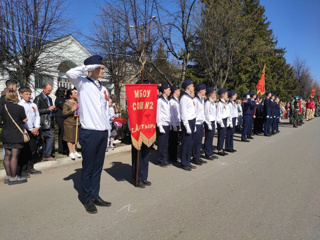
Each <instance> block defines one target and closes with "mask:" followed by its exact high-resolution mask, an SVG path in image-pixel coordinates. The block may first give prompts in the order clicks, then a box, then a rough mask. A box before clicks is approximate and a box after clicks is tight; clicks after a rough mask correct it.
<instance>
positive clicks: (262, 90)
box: [257, 64, 266, 95]
mask: <svg viewBox="0 0 320 240" xmlns="http://www.w3.org/2000/svg"><path fill="white" fill-rule="evenodd" d="M265 70H266V64H265V65H264V67H263V70H262V74H261V77H260V79H259V82H258V84H257V94H258V95H259V94H260V95H262V94H264V93H265V80H264V77H265V75H266V74H265Z"/></svg>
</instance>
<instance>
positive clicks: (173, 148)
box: [168, 85, 181, 162]
mask: <svg viewBox="0 0 320 240" xmlns="http://www.w3.org/2000/svg"><path fill="white" fill-rule="evenodd" d="M171 94H172V96H171V98H170V101H169V104H170V133H169V149H168V151H169V160H170V162H177V161H178V151H177V150H178V139H179V138H178V134H179V130H180V121H181V118H180V103H179V97H180V88H179V87H178V86H177V85H173V86H171Z"/></svg>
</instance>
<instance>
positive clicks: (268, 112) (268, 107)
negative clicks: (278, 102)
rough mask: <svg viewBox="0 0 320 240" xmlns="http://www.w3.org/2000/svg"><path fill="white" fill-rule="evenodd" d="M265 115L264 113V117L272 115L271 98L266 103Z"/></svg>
mask: <svg viewBox="0 0 320 240" xmlns="http://www.w3.org/2000/svg"><path fill="white" fill-rule="evenodd" d="M263 113H264V116H269V117H270V115H271V100H270V98H266V99H265V101H264V108H263Z"/></svg>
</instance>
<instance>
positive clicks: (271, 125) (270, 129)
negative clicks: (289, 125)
mask: <svg viewBox="0 0 320 240" xmlns="http://www.w3.org/2000/svg"><path fill="white" fill-rule="evenodd" d="M272 129H273V117H270V124H269V129H268V130H269V134H270V132H273V130H272Z"/></svg>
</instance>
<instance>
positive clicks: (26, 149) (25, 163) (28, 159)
mask: <svg viewBox="0 0 320 240" xmlns="http://www.w3.org/2000/svg"><path fill="white" fill-rule="evenodd" d="M27 132H28V134H29V137H30V141H29V142H27V143H24V145H23V148H22V149H21V152H20V154H19V161H18V168H17V175H19V176H21V173H22V172H25V171H27V170H30V169H32V168H33V165H34V160H33V155H34V154H35V153H36V151H37V138H38V136H34V135H33V134H32V133H31V132H30V131H27Z"/></svg>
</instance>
